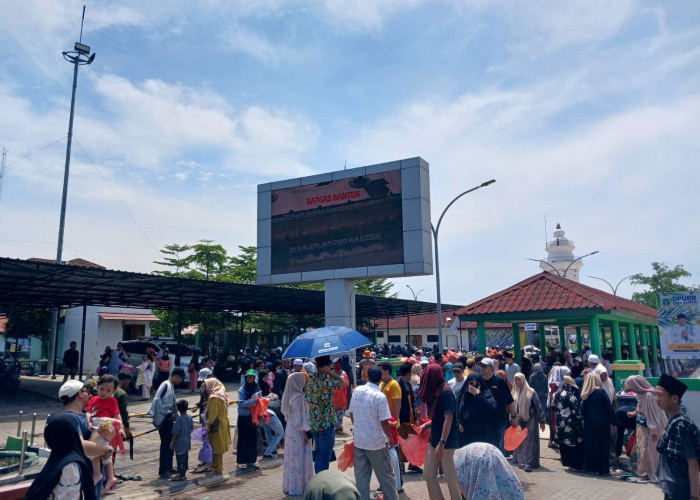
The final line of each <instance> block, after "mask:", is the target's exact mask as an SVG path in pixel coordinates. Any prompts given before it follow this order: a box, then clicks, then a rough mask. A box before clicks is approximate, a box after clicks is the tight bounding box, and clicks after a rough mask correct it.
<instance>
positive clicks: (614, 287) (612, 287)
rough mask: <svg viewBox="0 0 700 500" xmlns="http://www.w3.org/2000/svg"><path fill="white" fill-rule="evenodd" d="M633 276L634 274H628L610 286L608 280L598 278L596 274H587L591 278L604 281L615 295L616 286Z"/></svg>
mask: <svg viewBox="0 0 700 500" xmlns="http://www.w3.org/2000/svg"><path fill="white" fill-rule="evenodd" d="M633 276H635V275H634V274H630V275H629V276H625V277H624V278H622V279H621V280H620V281H618V282H617V285H615V286H612V284H611V283H610V282H609V281H608V280H606V279H603V278H599V277H598V276H589V278H593V279H596V280H600V281H605V282H606V283H607V284H608V286H609V287H610V289H611V290H612V293H613V295H617V287H619V286H620V285H621V284H622V282H623V281H625V280H626V279H630V278H631V277H633Z"/></svg>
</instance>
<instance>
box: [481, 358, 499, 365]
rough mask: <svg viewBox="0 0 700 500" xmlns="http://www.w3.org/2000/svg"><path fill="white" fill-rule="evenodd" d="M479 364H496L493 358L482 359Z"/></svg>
mask: <svg viewBox="0 0 700 500" xmlns="http://www.w3.org/2000/svg"><path fill="white" fill-rule="evenodd" d="M479 364H480V365H486V366H496V365H495V364H494V363H493V360H492V359H491V358H484V359H482V360H481V361H479Z"/></svg>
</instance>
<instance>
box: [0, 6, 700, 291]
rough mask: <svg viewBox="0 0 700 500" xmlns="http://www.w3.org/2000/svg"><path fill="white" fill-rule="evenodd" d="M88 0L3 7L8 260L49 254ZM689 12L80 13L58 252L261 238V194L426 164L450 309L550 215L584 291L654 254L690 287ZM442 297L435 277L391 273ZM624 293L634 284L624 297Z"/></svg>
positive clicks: (635, 268) (104, 257) (534, 241)
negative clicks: (297, 183)
mask: <svg viewBox="0 0 700 500" xmlns="http://www.w3.org/2000/svg"><path fill="white" fill-rule="evenodd" d="M82 5H83V2H73V1H64V2H54V1H50V0H42V1H39V0H35V1H23V2H6V3H5V5H4V6H3V9H2V11H3V17H4V19H5V22H4V23H3V25H4V27H3V30H2V31H0V47H2V49H3V59H4V64H3V65H2V66H1V67H0V111H2V112H1V113H0V116H1V117H2V118H1V119H0V147H3V146H4V147H6V148H7V149H8V150H9V152H8V154H7V168H6V172H5V179H4V188H3V191H2V197H1V198H0V227H1V228H2V236H0V255H2V256H9V257H18V258H27V257H37V256H41V257H48V258H51V257H54V256H55V252H56V250H55V247H56V239H57V231H58V218H59V209H60V196H61V188H62V179H63V162H64V156H65V135H66V131H67V126H68V113H69V106H70V92H71V82H72V68H71V66H70V65H69V64H68V63H67V62H65V61H64V60H63V58H62V57H61V52H62V51H64V50H70V49H71V48H72V47H73V43H74V42H75V41H76V40H77V37H78V34H79V29H80V15H81V9H82ZM699 21H700V6H699V5H698V4H697V3H695V2H684V1H675V2H674V1H670V2H663V3H658V2H640V1H632V0H621V1H618V2H604V1H592V0H581V1H567V2H551V1H550V2H547V1H538V0H531V1H528V2H515V1H485V0H473V1H457V0H452V1H447V0H445V1H428V0H404V1H394V0H385V1H380V0H356V1H354V2H349V1H344V0H337V1H331V0H305V1H294V0H285V1H282V0H259V1H255V2H242V1H203V2H196V3H195V2H186V3H185V2H162V1H151V2H135V1H131V2H130V1H125V2H119V3H118V4H117V3H115V2H107V1H91V2H88V3H87V12H86V19H85V29H84V34H83V42H84V43H86V44H88V45H90V46H91V47H92V50H93V52H95V53H96V54H97V56H96V59H95V62H94V63H93V64H92V65H90V66H83V67H81V69H80V74H79V81H78V95H77V106H76V117H75V125H74V127H75V128H74V134H75V135H74V137H75V141H74V143H73V156H72V163H71V178H70V183H69V201H68V211H67V219H66V231H65V247H64V258H66V259H70V258H75V257H82V258H85V259H88V260H91V261H94V262H98V263H100V264H103V265H105V266H107V267H109V268H114V269H124V270H134V271H151V270H153V269H154V268H155V266H154V264H153V263H152V262H153V261H154V260H156V259H158V252H157V249H159V248H161V247H163V246H164V245H166V244H169V243H194V242H196V241H197V240H199V239H202V238H208V239H212V240H215V241H216V242H218V243H221V244H222V245H224V246H225V247H226V248H227V249H229V251H232V252H233V251H235V250H236V247H237V245H251V244H255V241H256V234H255V231H256V229H255V220H256V212H255V211H256V202H255V196H256V186H257V184H260V183H264V182H270V181H274V180H281V179H286V178H290V177H296V176H301V175H309V174H312V173H321V172H325V171H331V170H337V169H340V168H342V167H343V165H344V164H345V163H346V162H347V166H348V167H355V166H362V165H368V164H374V163H381V162H385V161H391V160H395V159H401V158H409V157H413V156H422V157H423V158H425V159H426V160H427V161H428V162H429V163H430V169H431V172H430V175H431V179H430V180H431V197H432V200H431V201H432V211H433V220H434V221H436V220H437V217H438V216H439V213H440V212H441V211H442V209H443V207H445V206H446V205H447V203H449V201H450V200H451V199H452V197H454V196H455V195H457V194H459V193H460V192H461V191H463V190H465V189H468V188H470V187H472V186H474V185H477V184H479V183H481V182H483V181H485V180H488V179H491V178H495V179H496V180H497V182H496V184H494V185H492V186H490V187H488V188H486V189H483V190H480V191H477V192H475V193H472V194H470V195H468V196H467V197H465V198H463V199H462V200H460V201H459V202H458V203H457V204H455V205H454V207H453V208H451V209H450V212H448V214H447V215H446V216H445V219H444V221H443V225H442V228H441V231H440V263H441V274H442V296H443V301H444V302H450V303H457V304H468V303H470V302H473V301H475V300H478V299H480V298H482V297H484V296H486V295H488V294H490V293H493V292H496V291H498V290H500V289H502V288H505V287H507V286H510V285H511V284H513V283H515V282H517V281H520V280H522V279H524V278H526V277H528V276H530V275H532V274H534V273H536V272H538V271H539V268H538V267H537V264H536V263H533V262H530V261H527V260H525V258H526V257H534V258H544V257H545V252H544V244H545V223H544V219H545V217H546V218H547V221H548V222H547V225H548V232H549V237H551V231H552V230H553V228H554V225H555V224H556V223H557V222H560V223H561V224H562V226H563V228H564V229H565V230H566V232H567V236H569V237H571V238H572V239H574V240H575V242H576V246H577V250H576V253H577V255H582V254H585V253H588V252H591V251H593V250H599V251H600V253H599V254H597V255H595V256H592V257H590V258H587V259H585V265H584V267H583V269H582V270H581V276H582V281H583V282H584V283H586V284H589V285H592V286H603V287H605V284H603V283H602V282H598V281H597V280H594V279H590V278H589V277H588V276H589V275H593V276H601V277H604V278H606V279H607V280H609V281H613V282H617V280H619V279H620V278H622V277H624V276H627V275H629V274H633V273H636V272H644V273H648V272H650V270H651V266H650V263H651V262H652V261H664V262H667V263H668V264H670V265H675V264H683V265H685V267H686V269H687V270H689V271H690V272H691V273H693V277H692V278H690V279H689V280H687V281H686V283H687V284H689V285H690V284H697V283H700V278H699V276H700V254H698V252H697V248H698V247H700V236H699V235H700V231H698V227H700V216H699V215H698V213H700V211H698V209H697V194H698V193H699V192H700V174H699V173H698V172H699V169H698V158H700V140H699V138H700V134H698V125H697V124H698V123H700V92H699V91H698V89H700V49H698V47H700V43H699V42H700V22H699ZM395 283H396V285H397V286H396V291H398V292H399V293H400V295H401V296H403V297H411V295H410V292H409V290H408V289H407V288H406V286H405V285H406V284H410V285H411V286H412V287H413V288H414V290H416V291H418V290H423V291H422V292H421V294H420V298H421V299H425V300H434V298H435V282H434V278H433V277H432V276H426V277H419V278H416V277H413V278H402V279H397V280H395ZM634 290H635V289H634V288H633V287H631V286H629V285H627V284H623V285H622V286H621V287H620V294H621V295H623V296H627V297H629V296H630V295H631V293H632V292H633V291H634Z"/></svg>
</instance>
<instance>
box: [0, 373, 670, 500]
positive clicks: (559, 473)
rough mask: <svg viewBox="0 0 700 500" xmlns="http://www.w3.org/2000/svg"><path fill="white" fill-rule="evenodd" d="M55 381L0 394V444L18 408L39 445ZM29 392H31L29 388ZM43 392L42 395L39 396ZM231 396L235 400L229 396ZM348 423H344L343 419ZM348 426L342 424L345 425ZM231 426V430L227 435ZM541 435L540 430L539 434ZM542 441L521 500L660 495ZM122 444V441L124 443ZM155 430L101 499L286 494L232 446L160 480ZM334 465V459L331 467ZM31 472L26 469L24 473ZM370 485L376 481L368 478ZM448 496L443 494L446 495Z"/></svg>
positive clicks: (120, 465)
mask: <svg viewBox="0 0 700 500" xmlns="http://www.w3.org/2000/svg"><path fill="white" fill-rule="evenodd" d="M60 385H61V380H55V381H52V380H50V379H46V378H39V377H34V378H28V379H26V380H25V378H23V380H22V386H21V390H20V391H17V392H16V393H12V394H0V442H2V443H4V442H5V439H6V437H7V436H8V435H11V436H14V435H15V433H16V430H17V412H18V411H19V410H23V411H24V412H25V415H27V414H28V415H29V418H26V417H25V419H24V424H23V426H22V427H23V429H27V430H30V428H31V414H32V413H33V412H37V414H38V422H37V434H38V435H37V437H36V439H35V441H36V442H38V443H39V444H41V443H43V436H42V435H41V434H40V432H41V430H42V429H43V425H44V421H45V419H46V415H47V413H50V412H55V411H60V409H61V405H60V403H58V404H57V403H56V399H54V398H50V396H51V395H57V394H58V388H59V387H60ZM227 389H228V392H229V394H234V393H235V390H236V389H237V385H235V384H227ZM29 391H31V392H29ZM177 392H178V398H184V399H187V400H189V401H190V402H192V403H194V402H195V401H196V400H198V396H197V395H191V394H189V393H188V392H187V391H183V390H178V391H177ZM42 394H43V395H42ZM131 397H132V399H131V401H130V403H129V410H130V413H141V412H146V411H147V409H148V406H149V403H148V402H142V401H139V400H138V399H137V398H136V395H132V396H131ZM232 399H236V397H235V396H234V397H233V398H232ZM236 410H237V408H236V405H232V406H231V411H230V413H229V414H230V420H231V424H232V425H233V424H235V421H236V413H237V412H236ZM348 424H349V421H348ZM131 427H132V432H134V434H137V433H139V432H143V431H147V430H150V429H152V428H153V426H152V424H151V423H150V421H149V419H147V418H141V417H135V418H133V419H132V424H131ZM347 427H349V425H347V426H346V428H347ZM233 432H234V429H232V433H233ZM543 436H544V434H543ZM347 440H349V438H347V437H346V438H344V439H338V440H337V441H336V454H340V451H341V449H342V445H343V444H344V443H345V442H346V441H347ZM546 444H547V443H546V440H544V439H543V441H542V450H543V451H542V457H541V463H542V466H541V467H540V468H539V469H537V470H535V471H533V472H531V473H525V472H522V471H521V470H519V469H518V470H516V472H517V474H518V477H519V478H520V480H521V482H522V485H523V488H524V490H525V498H527V499H537V500H547V499H555V498H556V499H561V498H566V499H567V500H579V499H581V500H583V499H586V500H588V499H590V498H595V499H596V500H607V499H610V500H626V499H631V498H634V499H640V500H645V499H661V498H663V495H662V493H661V490H660V489H659V488H658V487H656V486H654V485H652V484H632V483H627V482H623V481H620V480H619V479H617V478H615V477H607V478H599V477H594V476H590V475H586V474H577V473H569V472H566V471H565V470H564V469H563V468H562V466H561V463H560V461H559V455H558V454H557V453H556V452H555V451H553V450H550V449H548V448H547V447H546ZM199 446H200V445H199V443H193V450H192V452H191V454H190V466H191V467H192V466H194V465H196V463H197V462H196V457H197V453H198V451H199ZM127 447H128V445H127ZM158 447H159V440H158V433H157V432H153V433H150V434H147V435H145V436H142V437H139V438H136V440H135V451H134V461H130V460H129V455H128V450H127V454H126V455H123V456H120V457H118V458H117V463H116V471H117V473H118V474H122V475H124V476H129V475H136V474H138V475H140V476H141V477H142V478H143V480H142V481H140V482H137V481H125V482H124V483H123V484H122V485H120V486H119V487H118V488H117V489H116V490H115V491H114V492H113V493H111V494H109V495H106V497H105V498H112V499H114V500H117V499H119V498H123V499H125V500H127V499H130V500H137V499H139V500H140V499H143V500H146V499H151V498H162V497H169V498H173V499H202V500H216V499H229V498H232V496H233V495H235V497H236V498H244V499H246V498H247V499H255V500H281V499H288V498H300V497H291V496H287V495H284V494H283V493H282V486H281V485H282V459H277V460H273V461H262V462H261V470H260V471H257V472H253V473H249V474H245V475H242V476H235V469H236V465H235V460H236V457H235V455H233V452H234V451H235V447H232V450H231V452H229V453H227V454H226V455H225V456H224V470H225V471H228V472H227V473H225V474H224V477H223V478H213V477H203V476H202V475H196V474H189V476H188V481H187V483H172V482H168V481H161V480H159V479H158V478H157V471H158ZM331 467H335V463H333V464H332V465H331ZM28 472H31V471H28ZM347 472H349V474H348V475H349V476H350V477H351V478H353V475H352V469H348V471H347ZM217 480H218V481H223V482H219V483H218V484H216V485H213V486H211V487H205V486H204V483H206V482H207V481H217ZM441 482H442V485H443V492H444V493H445V495H446V496H447V495H448V492H447V487H446V485H445V484H444V480H442V481H441ZM372 484H373V488H376V487H377V486H378V484H377V483H376V480H374V479H373V482H372ZM404 489H405V493H403V494H402V495H400V498H401V500H409V499H412V500H424V499H427V490H426V487H425V483H424V481H423V479H422V476H421V475H420V474H406V475H405V476H404ZM448 498H449V497H448Z"/></svg>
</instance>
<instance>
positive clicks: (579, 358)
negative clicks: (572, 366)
mask: <svg viewBox="0 0 700 500" xmlns="http://www.w3.org/2000/svg"><path fill="white" fill-rule="evenodd" d="M574 361H578V362H579V363H583V360H582V359H581V356H576V357H575V358H574Z"/></svg>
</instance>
